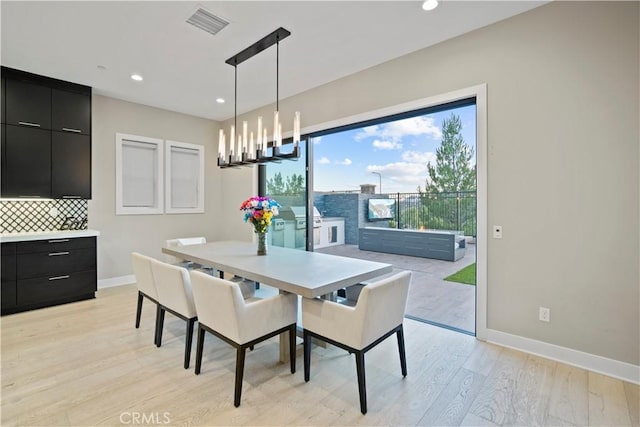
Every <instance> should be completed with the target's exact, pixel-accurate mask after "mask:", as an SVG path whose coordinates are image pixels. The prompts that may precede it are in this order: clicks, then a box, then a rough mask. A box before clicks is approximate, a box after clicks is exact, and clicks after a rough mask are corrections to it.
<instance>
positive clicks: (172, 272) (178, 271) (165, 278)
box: [151, 260, 196, 318]
mask: <svg viewBox="0 0 640 427" xmlns="http://www.w3.org/2000/svg"><path fill="white" fill-rule="evenodd" d="M151 270H152V272H153V279H154V281H155V283H156V288H157V290H158V301H159V302H160V304H162V305H163V306H165V307H167V308H169V309H170V310H173V311H175V312H177V313H180V314H181V315H183V316H185V317H187V318H192V317H195V316H196V307H195V305H194V302H193V294H192V291H191V280H190V278H189V272H188V271H187V269H186V268H182V267H178V266H175V265H171V264H167V263H165V262H160V261H157V260H154V261H153V263H152V264H151Z"/></svg>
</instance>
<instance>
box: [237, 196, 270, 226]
mask: <svg viewBox="0 0 640 427" xmlns="http://www.w3.org/2000/svg"><path fill="white" fill-rule="evenodd" d="M279 207H280V204H279V203H278V202H276V201H275V200H273V199H270V198H268V197H260V196H253V197H250V198H248V199H247V200H245V201H244V202H242V204H241V205H240V210H241V211H244V222H250V223H251V224H253V229H254V231H255V232H256V233H266V232H267V230H268V229H269V226H270V225H271V218H273V217H274V216H277V215H278V208H279Z"/></svg>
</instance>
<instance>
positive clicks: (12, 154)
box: [2, 125, 51, 197]
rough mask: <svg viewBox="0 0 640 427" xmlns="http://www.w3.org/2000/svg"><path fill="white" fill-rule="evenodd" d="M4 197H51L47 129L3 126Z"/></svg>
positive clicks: (48, 134)
mask: <svg viewBox="0 0 640 427" xmlns="http://www.w3.org/2000/svg"><path fill="white" fill-rule="evenodd" d="M3 140H4V142H5V143H4V145H5V146H4V150H5V156H4V158H3V161H2V167H3V170H4V171H5V172H6V176H5V185H4V193H3V196H5V197H51V131H48V130H44V129H34V128H28V127H24V126H13V125H6V129H5V138H4V139H3Z"/></svg>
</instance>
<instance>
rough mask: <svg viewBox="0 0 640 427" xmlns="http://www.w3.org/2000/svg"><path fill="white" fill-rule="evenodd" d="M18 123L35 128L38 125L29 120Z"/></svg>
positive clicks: (38, 125)
mask: <svg viewBox="0 0 640 427" xmlns="http://www.w3.org/2000/svg"><path fill="white" fill-rule="evenodd" d="M18 124H19V125H25V126H33V127H36V128H39V127H40V124H38V123H31V122H18Z"/></svg>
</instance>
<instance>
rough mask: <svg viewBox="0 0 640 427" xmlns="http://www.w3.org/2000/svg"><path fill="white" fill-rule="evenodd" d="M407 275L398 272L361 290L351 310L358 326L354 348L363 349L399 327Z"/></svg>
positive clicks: (406, 293) (403, 305)
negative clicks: (354, 311) (356, 344)
mask: <svg viewBox="0 0 640 427" xmlns="http://www.w3.org/2000/svg"><path fill="white" fill-rule="evenodd" d="M410 283H411V272H410V271H402V272H400V273H398V274H395V275H393V276H389V277H387V278H385V279H382V280H380V281H378V282H375V283H371V284H368V285H367V286H365V287H363V288H362V292H360V296H359V298H358V302H357V304H356V307H355V310H356V312H357V313H358V314H357V316H356V319H357V321H359V322H362V323H361V325H360V326H359V327H357V328H354V329H357V330H359V331H360V336H359V337H357V339H358V341H359V342H358V346H354V348H364V347H366V346H368V345H369V344H371V343H372V342H374V341H375V340H377V339H378V338H380V337H381V336H382V335H384V334H385V333H386V332H388V331H390V330H391V329H393V328H395V327H396V326H398V325H400V324H402V321H403V320H404V312H405V309H406V307H407V297H408V295H409V285H410Z"/></svg>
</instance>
